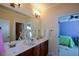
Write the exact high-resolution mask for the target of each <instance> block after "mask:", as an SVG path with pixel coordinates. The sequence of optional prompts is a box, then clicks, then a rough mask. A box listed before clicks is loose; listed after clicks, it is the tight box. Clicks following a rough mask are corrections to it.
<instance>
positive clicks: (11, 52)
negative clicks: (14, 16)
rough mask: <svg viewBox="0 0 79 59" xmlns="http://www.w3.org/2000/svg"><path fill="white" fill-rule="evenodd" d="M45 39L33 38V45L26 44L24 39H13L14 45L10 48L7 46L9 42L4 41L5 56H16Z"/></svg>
mask: <svg viewBox="0 0 79 59" xmlns="http://www.w3.org/2000/svg"><path fill="white" fill-rule="evenodd" d="M46 40H47V39H39V40H35V41H34V42H33V43H34V44H33V45H27V43H26V42H25V41H24V40H19V41H15V42H16V46H15V47H12V48H10V47H9V43H8V42H6V43H4V47H5V54H4V55H5V56H16V55H18V54H20V53H22V52H24V51H26V50H28V49H31V48H33V47H35V46H37V45H39V44H40V43H43V42H45V41H46Z"/></svg>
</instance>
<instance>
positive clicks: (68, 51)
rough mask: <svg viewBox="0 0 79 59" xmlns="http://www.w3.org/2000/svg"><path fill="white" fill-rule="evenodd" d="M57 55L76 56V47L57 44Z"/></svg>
mask: <svg viewBox="0 0 79 59" xmlns="http://www.w3.org/2000/svg"><path fill="white" fill-rule="evenodd" d="M59 55H60V56H78V47H77V46H74V47H73V48H69V47H67V46H62V45H59Z"/></svg>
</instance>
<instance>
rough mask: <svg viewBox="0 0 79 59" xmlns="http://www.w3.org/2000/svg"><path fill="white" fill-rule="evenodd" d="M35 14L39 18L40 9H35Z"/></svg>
mask: <svg viewBox="0 0 79 59" xmlns="http://www.w3.org/2000/svg"><path fill="white" fill-rule="evenodd" d="M34 16H35V17H36V18H39V17H40V10H39V9H35V10H34Z"/></svg>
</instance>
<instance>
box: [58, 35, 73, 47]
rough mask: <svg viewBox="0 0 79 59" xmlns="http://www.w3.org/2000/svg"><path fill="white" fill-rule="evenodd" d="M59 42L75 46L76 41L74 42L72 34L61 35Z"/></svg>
mask: <svg viewBox="0 0 79 59" xmlns="http://www.w3.org/2000/svg"><path fill="white" fill-rule="evenodd" d="M59 44H60V45H65V46H68V47H73V46H74V42H73V40H72V38H71V37H70V36H60V37H59Z"/></svg>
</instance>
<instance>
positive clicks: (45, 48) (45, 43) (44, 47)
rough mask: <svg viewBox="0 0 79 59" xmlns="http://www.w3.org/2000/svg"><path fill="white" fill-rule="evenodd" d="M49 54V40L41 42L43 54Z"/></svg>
mask: <svg viewBox="0 0 79 59" xmlns="http://www.w3.org/2000/svg"><path fill="white" fill-rule="evenodd" d="M47 54H48V41H45V42H43V43H42V44H41V56H46V55H47Z"/></svg>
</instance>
